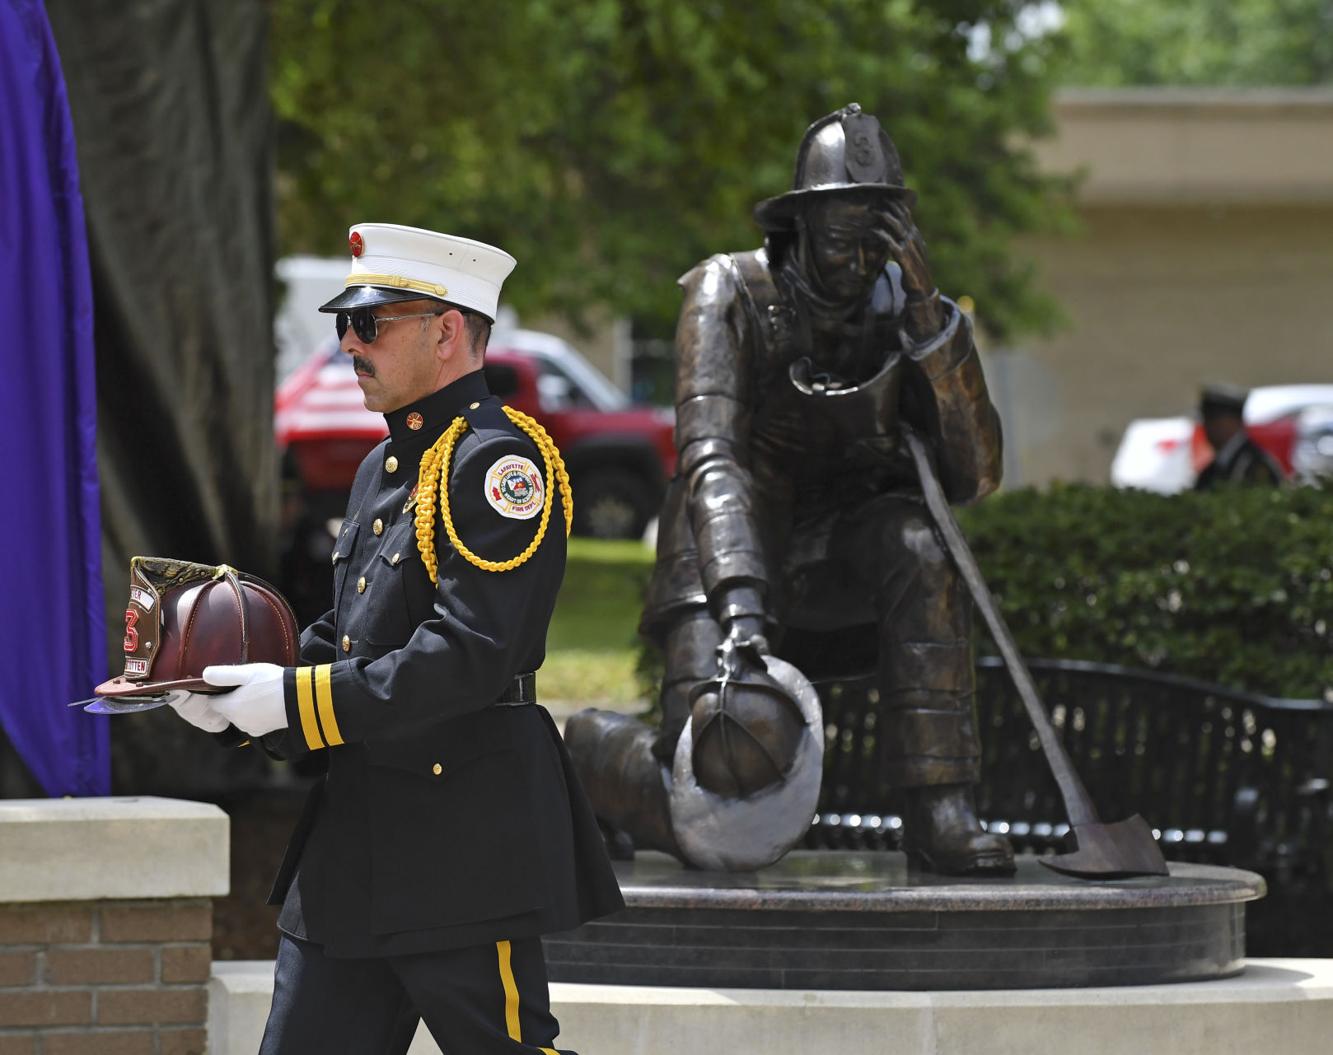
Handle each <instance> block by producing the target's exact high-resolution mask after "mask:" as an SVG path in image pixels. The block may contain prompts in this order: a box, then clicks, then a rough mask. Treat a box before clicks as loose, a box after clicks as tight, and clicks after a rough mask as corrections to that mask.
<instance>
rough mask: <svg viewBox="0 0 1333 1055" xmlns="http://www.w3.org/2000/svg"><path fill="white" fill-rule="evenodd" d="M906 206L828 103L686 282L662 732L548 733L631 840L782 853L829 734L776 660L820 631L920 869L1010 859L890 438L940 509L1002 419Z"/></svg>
mask: <svg viewBox="0 0 1333 1055" xmlns="http://www.w3.org/2000/svg"><path fill="white" fill-rule="evenodd" d="M915 201H916V196H915V195H914V194H913V193H912V192H911V191H909V190H907V189H906V188H905V187H904V186H903V179H902V169H901V163H900V161H899V159H898V154H897V151H896V149H895V148H894V145H893V143H892V141H891V140H890V139H889V137H888V135H887V134H886V133H885V132H884V131H883V129H882V128H881V127H880V125H879V122H878V121H877V120H876V119H875V118H874V117H873V116H871V115H870V114H866V113H863V112H861V109H860V107H859V106H856V105H855V104H853V105H851V106H847V107H844V108H843V109H841V110H838V111H837V112H835V113H832V114H829V115H828V116H826V117H823V118H821V119H820V120H818V121H816V122H815V123H814V124H813V125H811V126H810V128H809V130H808V131H807V132H806V134H805V137H804V139H803V140H802V142H801V145H800V148H799V151H798V153H797V158H796V178H795V184H794V189H793V190H791V191H790V192H788V193H786V194H782V195H780V196H778V197H775V198H770V199H768V200H767V201H764V202H761V203H760V204H759V205H758V207H757V208H756V209H755V217H756V219H757V220H758V222H759V224H760V226H761V227H762V228H763V229H764V232H765V240H764V248H763V249H759V250H755V251H752V252H746V253H732V254H721V255H718V256H713V257H710V258H709V259H708V260H705V261H704V262H703V263H701V264H699V265H698V266H697V267H695V268H694V269H693V270H692V271H690V272H689V273H688V274H686V275H685V277H684V278H683V279H682V280H681V285H682V287H683V288H684V293H685V300H684V305H683V307H682V309H681V315H680V322H679V326H678V329H677V331H676V353H677V374H676V415H677V416H676V444H677V448H678V450H679V452H680V461H679V470H678V474H677V476H676V479H675V480H674V481H673V482H672V484H671V487H670V489H669V491H668V494H667V497H666V500H665V503H664V506H663V510H662V516H661V522H660V528H659V534H658V548H657V564H656V567H655V570H654V574H653V578H652V582H651V585H650V587H649V595H648V599H647V607H646V610H645V612H644V618H643V629H644V631H645V633H647V634H649V635H651V636H652V637H653V638H654V639H655V640H657V641H658V642H660V644H661V645H662V648H663V652H664V655H665V661H666V673H665V678H664V681H663V685H662V694H661V709H662V723H661V728H660V729H659V730H654V729H652V728H650V727H649V726H647V725H645V724H644V723H642V722H639V721H637V720H635V719H631V718H627V717H624V716H621V715H615V714H610V713H607V712H602V711H596V710H588V711H583V712H581V713H580V714H577V715H575V716H574V717H573V718H572V719H571V720H570V722H569V725H568V729H567V731H566V739H567V740H568V742H569V745H570V749H571V752H572V753H573V755H574V757H575V760H576V764H577V766H578V769H579V775H580V777H581V778H582V780H583V783H584V785H585V786H586V787H587V789H588V791H589V793H590V796H591V798H592V801H593V805H594V808H595V809H596V812H597V813H598V815H599V817H601V818H602V820H603V821H604V823H606V824H607V825H609V826H610V827H611V828H613V829H616V830H619V831H622V832H624V833H627V834H628V835H629V836H630V837H631V838H632V839H633V841H634V843H635V845H636V846H639V847H645V848H654V849H661V850H666V851H668V852H670V853H673V854H675V855H676V856H677V857H680V858H682V859H683V860H686V861H689V862H690V863H692V864H695V865H697V866H700V867H706V868H730V869H750V868H757V867H761V866H763V865H766V864H769V863H771V862H772V861H774V860H777V859H778V858H779V857H781V856H782V855H783V854H784V853H785V852H786V851H787V850H789V849H790V848H791V847H792V846H793V845H794V844H795V843H796V842H797V841H798V840H799V839H800V838H801V837H802V836H803V835H804V834H805V832H806V830H807V829H808V827H809V823H810V819H811V816H812V815H813V809H814V801H815V800H814V797H813V796H814V795H817V793H818V782H819V768H820V758H821V754H822V748H823V733H822V727H821V723H820V719H819V707H818V700H817V698H815V694H814V692H813V690H812V689H811V688H810V683H809V682H808V681H806V679H805V677H803V676H802V672H801V671H799V670H798V669H797V667H796V666H793V665H792V664H791V663H788V662H785V661H784V659H783V658H781V657H784V656H790V657H792V658H793V659H797V657H809V656H810V655H812V654H815V653H812V652H811V650H810V648H808V647H807V648H806V649H805V650H804V652H803V651H802V650H801V649H800V648H799V647H798V642H800V641H802V640H806V641H807V642H808V641H819V642H823V643H824V644H823V645H821V646H820V648H819V649H818V650H816V652H817V653H818V654H819V655H822V656H824V658H826V659H831V660H832V661H833V662H834V663H835V664H836V663H837V662H838V661H839V654H840V644H841V643H846V642H851V641H852V640H854V639H858V633H859V638H860V639H864V640H869V641H872V642H873V657H874V658H873V662H874V663H875V664H876V669H877V671H878V693H879V703H878V715H877V728H876V741H877V744H878V749H879V750H880V751H881V752H882V756H881V757H882V761H883V764H884V766H885V767H886V768H887V771H888V773H889V775H890V778H891V780H892V782H893V783H894V785H895V786H896V787H898V788H900V789H902V792H903V804H904V808H903V812H904V825H905V826H904V846H905V848H906V849H907V851H908V852H909V854H910V855H911V856H912V858H913V859H914V860H915V861H916V862H917V863H918V864H920V865H921V866H923V867H926V868H929V869H933V870H935V871H938V872H944V873H950V874H968V873H997V872H1009V871H1012V870H1013V867H1014V864H1013V851H1012V849H1011V847H1010V846H1009V844H1008V842H1007V841H1006V840H1005V839H1004V838H1002V837H1000V836H999V835H995V834H990V833H987V832H986V831H985V830H984V829H983V828H982V826H981V824H980V823H979V821H978V820H977V817H976V813H975V808H974V794H973V791H974V786H975V784H976V782H977V780H978V778H979V755H980V751H979V744H978V739H977V729H976V723H975V718H974V714H973V705H972V703H973V700H972V698H973V691H974V674H973V658H972V643H971V636H972V609H971V602H970V599H969V597H968V594H967V588H966V586H965V584H964V582H963V580H962V579H961V578H960V576H959V573H958V571H957V569H956V567H955V565H954V563H953V561H952V560H951V559H950V557H949V555H948V553H947V552H946V550H945V548H944V545H943V543H942V542H941V539H940V536H939V533H938V531H937V529H936V526H935V524H934V522H933V521H932V519H931V517H930V515H929V513H928V511H927V509H926V508H925V506H924V504H923V502H922V491H921V483H920V480H919V478H918V475H917V472H916V470H915V468H914V466H913V461H912V458H911V456H910V453H909V452H908V450H907V449H906V444H905V443H904V439H903V437H904V431H903V430H904V429H911V430H914V431H915V433H916V434H917V435H919V436H920V437H922V438H924V440H925V442H926V443H927V444H928V446H929V449H930V451H931V454H932V456H933V460H934V463H935V467H936V471H937V474H938V477H939V479H940V481H941V482H942V483H943V486H944V490H945V493H946V494H947V496H948V499H949V501H951V502H953V503H964V502H971V501H973V500H975V499H978V498H980V497H982V496H984V495H986V494H988V493H989V492H991V491H992V490H994V489H995V487H996V486H997V485H998V483H999V478H1000V460H1001V459H1000V423H999V419H998V417H997V415H996V412H995V408H994V407H993V406H992V405H991V402H990V398H989V395H988V394H987V391H986V382H985V379H984V377H983V376H982V371H981V366H980V363H979V362H978V358H977V352H976V348H975V347H974V345H973V342H972V329H971V324H970V322H969V321H968V319H967V318H966V317H965V316H964V315H963V314H962V312H960V311H959V309H958V306H957V305H956V304H954V302H953V301H951V300H949V299H948V298H946V297H942V296H940V294H939V292H938V290H936V288H935V285H934V282H933V281H932V279H931V274H930V267H929V265H928V263H927V259H926V251H925V244H924V242H923V241H922V238H921V235H920V233H919V232H918V231H917V228H916V225H915V223H914V221H913V218H912V207H913V205H914V204H915ZM849 648H850V646H849ZM830 652H831V653H832V655H831V656H830V655H828V654H829V653H830ZM797 662H798V663H799V664H800V665H801V666H804V667H808V666H809V664H808V663H807V662H806V659H805V658H800V659H797ZM848 662H850V660H848ZM835 669H836V667H835ZM806 673H809V671H808V669H807V671H806ZM843 673H847V671H846V670H844V671H843ZM812 779H813V784H812ZM811 787H813V789H814V790H813V793H812V792H811Z"/></svg>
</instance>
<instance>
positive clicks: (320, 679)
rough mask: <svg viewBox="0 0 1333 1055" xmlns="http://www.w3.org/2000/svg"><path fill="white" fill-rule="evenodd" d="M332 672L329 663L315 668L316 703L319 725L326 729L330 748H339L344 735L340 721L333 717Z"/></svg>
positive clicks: (325, 734) (325, 732)
mask: <svg viewBox="0 0 1333 1055" xmlns="http://www.w3.org/2000/svg"><path fill="white" fill-rule="evenodd" d="M332 670H333V666H332V664H329V663H321V664H320V665H319V666H318V667H316V668H315V702H316V703H317V704H318V705H319V724H320V726H321V727H322V728H323V729H324V736H325V737H326V738H327V739H328V741H329V746H330V747H337V746H338V745H339V744H341V743H342V742H343V734H342V731H341V730H339V728H338V719H337V718H335V717H334V716H333V686H332V685H330V684H329V673H330V672H331V671H332Z"/></svg>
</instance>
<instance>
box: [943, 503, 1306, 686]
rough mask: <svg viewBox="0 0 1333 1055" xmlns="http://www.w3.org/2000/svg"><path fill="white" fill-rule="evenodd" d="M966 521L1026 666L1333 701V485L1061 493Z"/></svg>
mask: <svg viewBox="0 0 1333 1055" xmlns="http://www.w3.org/2000/svg"><path fill="white" fill-rule="evenodd" d="M960 519H961V520H962V522H963V526H964V529H965V531H966V532H967V535H968V537H969V539H970V541H971V543H972V546H973V548H974V551H975V553H976V556H977V561H978V563H979V564H980V565H981V567H982V570H983V572H984V573H985V576H986V579H987V582H988V583H989V584H990V587H991V590H992V592H993V593H995V594H996V596H997V597H998V598H999V600H1000V603H1001V607H1002V609H1003V611H1004V614H1005V618H1006V619H1007V620H1008V622H1009V626H1010V628H1011V630H1012V632H1013V634H1014V636H1015V638H1016V639H1017V640H1018V644H1019V647H1020V649H1021V650H1022V651H1023V652H1024V653H1025V654H1026V655H1030V656H1043V657H1050V658H1076V659H1088V660H1097V661H1101V662H1108V663H1122V664H1125V665H1128V666H1134V667H1145V668H1149V669H1152V670H1161V671H1166V672H1170V673H1173V674H1185V675H1192V676H1195V677H1199V678H1203V679H1206V680H1208V681H1214V682H1219V683H1221V684H1224V685H1227V686H1231V687H1233V688H1241V689H1249V690H1252V691H1256V692H1262V693H1266V694H1268V695H1274V696H1294V697H1306V698H1313V697H1323V698H1325V699H1328V700H1330V701H1333V489H1328V488H1322V489H1321V488H1315V487H1300V488H1281V489H1274V488H1228V489H1224V490H1219V491H1214V492H1208V493H1202V494H1195V493H1186V494H1180V495H1171V496H1165V495H1157V494H1151V493H1148V492H1144V491H1121V490H1116V489H1112V488H1106V487H1091V486H1086V485H1062V486H1055V487H1052V488H1050V489H1049V490H1045V491H1037V490H1032V489H1023V490H1016V491H1012V492H1006V493H1001V494H999V495H995V496H992V497H991V498H988V499H987V500H985V501H984V502H981V503H979V504H978V505H976V506H974V507H972V508H970V509H966V510H963V511H962V513H961V516H960ZM978 623H980V620H978ZM981 648H982V649H983V650H984V649H986V648H987V643H984V642H983V644H982V645H981Z"/></svg>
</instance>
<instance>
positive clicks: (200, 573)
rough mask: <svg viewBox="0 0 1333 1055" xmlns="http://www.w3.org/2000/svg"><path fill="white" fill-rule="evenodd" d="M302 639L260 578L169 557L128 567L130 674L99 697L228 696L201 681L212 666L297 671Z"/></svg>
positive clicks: (283, 604) (287, 608) (107, 684)
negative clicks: (270, 665)
mask: <svg viewBox="0 0 1333 1055" xmlns="http://www.w3.org/2000/svg"><path fill="white" fill-rule="evenodd" d="M298 639H299V633H298V630H297V626H296V617H295V615H293V614H292V608H291V605H289V604H288V603H287V601H286V599H285V598H284V597H283V596H282V594H280V593H279V592H278V591H277V590H276V589H274V588H273V587H272V586H270V585H269V584H268V583H266V582H265V581H264V580H263V579H260V578H257V577H256V576H253V575H247V574H246V573H244V572H240V571H237V570H236V569H234V568H232V567H230V566H228V565H226V564H219V565H216V566H215V565H209V564H192V563H190V562H189V561H182V560H173V559H171V558H169V557H135V558H133V559H132V560H131V561H130V599H129V604H128V606H127V607H126V609H125V640H124V648H125V672H124V673H123V674H122V675H121V676H120V677H118V678H112V679H111V680H110V681H104V682H103V683H102V684H101V685H99V686H97V688H96V689H95V690H94V691H95V692H96V693H97V695H98V696H106V697H111V698H113V699H114V698H115V697H118V696H139V697H143V696H156V695H164V694H166V693H168V692H171V691H173V690H177V689H184V690H188V691H190V692H211V693H216V692H220V691H224V690H221V689H217V688H214V687H213V686H211V685H209V684H208V683H207V682H206V681H204V679H203V676H202V675H203V671H204V668H205V667H207V666H209V665H210V664H213V663H277V664H279V665H280V666H284V667H290V666H294V665H295V664H296V661H297V653H298Z"/></svg>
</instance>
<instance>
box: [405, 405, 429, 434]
mask: <svg viewBox="0 0 1333 1055" xmlns="http://www.w3.org/2000/svg"><path fill="white" fill-rule="evenodd" d="M424 424H426V419H425V418H423V417H422V416H421V415H420V414H418V413H417V412H416V411H415V410H414V411H412V413H411V414H409V415H407V427H408V428H409V429H411V430H412V431H413V432H416V431H417V429H419V428H421V426H422V425H424Z"/></svg>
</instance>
